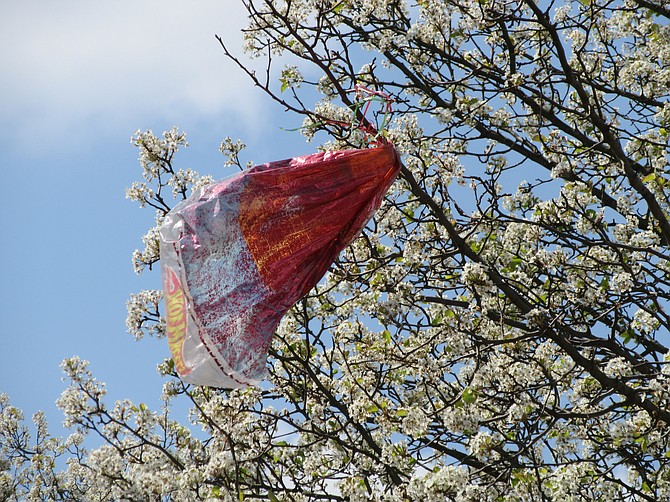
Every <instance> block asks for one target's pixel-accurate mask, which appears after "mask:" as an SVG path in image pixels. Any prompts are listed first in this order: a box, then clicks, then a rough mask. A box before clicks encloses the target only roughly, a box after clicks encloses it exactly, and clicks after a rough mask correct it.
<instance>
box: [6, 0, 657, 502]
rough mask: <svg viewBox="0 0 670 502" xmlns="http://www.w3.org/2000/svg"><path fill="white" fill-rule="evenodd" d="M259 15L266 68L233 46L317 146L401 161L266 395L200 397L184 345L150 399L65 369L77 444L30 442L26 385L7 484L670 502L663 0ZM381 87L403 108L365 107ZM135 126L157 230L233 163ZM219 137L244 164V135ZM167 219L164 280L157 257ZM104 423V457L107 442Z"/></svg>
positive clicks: (75, 364) (138, 196)
mask: <svg viewBox="0 0 670 502" xmlns="http://www.w3.org/2000/svg"><path fill="white" fill-rule="evenodd" d="M243 3H244V5H245V6H246V8H247V10H248V12H249V25H248V27H247V28H246V30H245V50H246V51H247V53H248V54H249V55H251V56H252V57H254V58H258V59H260V60H262V61H263V62H265V64H266V65H267V71H265V72H261V71H258V70H255V71H254V70H252V69H251V67H250V66H249V64H248V62H247V60H246V59H243V58H242V57H241V56H240V55H239V54H238V51H236V50H235V48H231V47H226V46H225V45H224V44H223V43H222V42H221V40H219V41H220V42H221V45H222V50H223V53H224V54H225V55H226V56H227V57H229V58H232V59H233V60H234V61H235V62H237V63H238V65H239V66H240V68H241V69H242V70H244V71H246V72H247V74H248V76H249V78H250V83H253V84H254V85H256V86H258V87H259V88H260V89H262V90H263V91H264V92H265V93H267V95H268V96H269V98H271V99H274V100H276V101H277V102H279V103H281V104H282V105H283V106H284V107H285V108H286V110H287V112H288V113H290V114H293V115H295V116H296V117H301V119H300V120H302V125H303V127H302V131H303V132H304V134H305V135H306V136H307V139H308V140H310V141H312V142H314V143H315V148H323V149H344V148H360V147H365V146H366V145H367V143H368V142H369V139H370V138H369V134H366V133H365V129H366V128H360V127H356V126H353V127H351V126H349V124H361V123H363V124H369V125H370V126H374V127H375V128H377V129H379V133H380V134H381V135H382V136H383V137H384V138H385V140H387V141H390V142H392V143H393V144H394V145H395V146H396V148H397V149H398V151H399V152H400V154H401V156H402V160H403V163H404V166H403V168H402V172H401V175H400V177H399V179H398V180H397V181H396V183H395V184H394V185H393V187H392V189H391V190H390V192H389V193H388V194H387V197H386V200H385V202H384V204H383V205H382V207H381V208H380V210H379V211H378V212H377V214H376V215H375V217H374V219H373V221H371V222H370V223H369V225H368V226H367V227H366V229H365V230H364V232H363V234H362V235H361V236H360V238H358V239H357V240H356V241H355V242H354V243H353V244H352V245H351V246H350V247H349V248H347V249H346V250H345V251H344V252H343V253H342V255H341V256H340V257H339V259H338V260H337V262H336V263H335V264H334V265H333V267H332V268H331V270H330V271H329V273H328V275H327V276H326V278H325V279H324V280H323V281H322V282H321V283H320V284H319V285H318V286H317V287H316V288H314V289H313V290H312V291H311V292H310V294H309V295H308V296H307V297H305V298H304V299H303V300H301V301H300V302H299V303H298V304H297V305H296V306H295V307H294V308H293V309H292V310H291V311H290V312H289V314H288V315H287V316H286V317H285V318H284V319H283V321H282V323H281V325H280V327H279V329H278V331H277V333H276V335H275V341H274V344H273V347H272V349H271V353H270V357H269V359H268V367H269V372H270V376H269V381H268V383H267V384H265V385H262V386H261V387H258V388H249V389H245V390H222V389H213V388H207V387H192V386H186V385H184V384H183V383H182V382H181V381H180V380H179V379H177V378H176V374H175V373H174V364H173V363H172V362H171V361H166V362H165V363H163V364H162V365H161V367H160V369H161V371H162V373H164V374H165V375H166V383H165V387H164V392H163V399H164V400H165V407H164V409H161V410H150V409H148V408H147V407H146V406H138V405H134V404H133V403H130V402H125V401H123V402H117V403H115V404H113V403H112V404H109V403H106V402H105V400H104V386H103V385H102V384H100V383H99V382H97V381H96V380H95V379H93V377H92V375H91V374H90V372H89V370H88V369H87V366H86V363H85V362H84V361H81V360H79V359H77V358H73V359H70V360H67V361H65V362H64V363H63V369H64V371H65V372H66V373H67V375H68V377H69V378H70V381H71V384H70V386H69V387H68V389H67V390H66V391H65V392H64V394H63V396H62V397H61V399H60V405H61V407H62V409H63V411H64V412H65V415H66V421H67V424H68V425H69V426H71V427H72V428H73V431H74V433H73V435H72V436H70V437H69V438H67V439H63V440H60V439H57V438H53V437H50V436H49V435H48V433H47V431H46V425H45V423H44V420H43V418H42V417H41V416H37V417H36V421H37V424H38V426H37V434H36V437H33V438H31V437H30V436H29V434H28V429H27V428H26V426H25V425H24V424H23V423H22V418H23V417H22V415H21V413H20V411H19V410H17V409H16V408H14V407H12V406H11V405H10V403H9V401H8V399H7V398H6V397H3V398H2V399H0V411H1V413H2V414H1V418H0V467H1V468H2V471H1V472H2V473H1V474H0V498H3V499H9V500H13V499H20V498H22V497H26V496H28V494H29V495H30V497H32V498H35V499H40V498H42V499H68V500H70V499H78V500H97V499H131V500H145V499H148V498H161V497H162V499H173V500H200V499H205V498H208V497H210V498H221V499H224V500H399V501H400V500H458V501H465V500H471V501H485V500H490V501H510V502H511V501H527V500H561V499H562V500H575V501H577V500H584V501H590V500H602V501H609V500H649V501H653V500H664V499H668V498H670V425H669V424H670V407H669V404H670V367H669V366H668V362H669V360H670V359H669V357H670V356H668V355H667V353H668V347H669V345H670V336H669V332H668V329H669V328H670V312H669V311H668V300H669V299H670V287H669V286H670V199H669V195H670V166H669V165H668V141H669V140H670V100H669V97H670V23H669V22H668V21H669V20H670V9H669V8H668V7H667V6H666V4H665V2H664V1H663V0H579V1H577V0H564V1H553V0H552V1H534V0H416V1H409V2H408V1H404V0H361V1H357V0H339V1H337V0H285V1H280V0H244V1H243ZM357 86H364V87H365V88H367V89H370V90H374V91H375V92H379V93H384V95H388V96H389V98H390V99H391V101H392V110H391V111H390V112H387V111H386V110H385V109H383V107H382V108H379V109H375V103H373V106H372V107H371V109H370V110H373V111H372V112H369V113H368V114H367V115H366V116H363V107H362V106H361V96H357V95H356V93H355V92H352V90H354V89H356V88H357ZM367 130H369V128H368V129H367ZM133 141H134V144H135V145H136V146H137V148H138V149H139V152H140V165H141V168H142V174H143V180H142V181H140V182H136V183H135V184H134V185H133V186H132V187H131V188H130V189H129V190H128V193H127V195H128V197H129V198H131V199H133V200H135V201H138V202H139V203H140V205H142V206H146V207H150V208H153V209H155V210H156V219H157V225H159V224H160V222H161V220H162V218H163V216H164V215H165V214H166V212H167V211H168V210H169V209H170V207H172V206H173V205H174V204H175V203H176V202H177V201H179V200H181V199H182V198H183V197H185V196H187V194H188V193H190V191H191V190H192V189H193V187H194V186H199V185H201V184H203V183H207V182H208V181H211V178H209V177H202V176H200V175H199V174H198V173H196V172H194V171H190V170H180V169H178V158H175V154H176V153H177V151H178V150H179V148H181V147H182V146H184V145H185V142H186V139H185V136H184V134H183V133H181V132H180V131H178V130H176V129H174V130H171V131H167V132H166V133H164V134H163V136H156V135H154V134H153V133H152V132H151V131H147V132H138V133H137V134H136V135H135V136H134V140H133ZM221 149H222V152H223V153H224V154H225V155H226V156H227V158H228V162H229V164H230V165H238V166H240V168H242V167H243V166H244V161H243V160H242V158H243V156H244V152H243V144H242V143H241V142H240V141H234V140H231V139H229V138H227V139H226V140H224V141H223V143H222V145H221ZM156 228H157V227H156ZM156 228H154V229H151V230H150V231H149V232H148V233H147V235H146V236H145V237H144V242H145V244H146V247H145V249H144V250H138V251H137V252H136V253H135V255H134V262H135V266H136V270H137V271H138V272H141V271H142V270H143V269H144V268H145V267H147V266H151V265H152V264H154V263H155V262H156V261H157V260H158V248H157V240H156ZM160 301H161V294H160V292H158V291H143V292H141V293H139V294H137V295H132V296H131V299H130V301H129V303H128V305H129V315H128V321H127V323H128V327H129V331H130V332H131V333H133V334H134V335H135V336H137V337H142V336H144V335H146V334H149V335H152V336H162V333H163V331H164V323H163V321H162V319H161V318H160V310H161V303H160ZM174 400H188V401H189V402H190V403H191V406H192V412H191V423H189V424H180V423H178V422H177V421H175V420H174V419H173V418H172V417H171V415H170V413H169V410H170V406H171V403H173V402H174ZM90 433H94V434H97V435H99V436H101V437H102V438H103V439H104V444H103V446H101V447H99V448H97V449H93V450H91V451H87V450H86V449H85V448H84V447H83V438H84V436H85V435H86V434H90ZM61 456H63V457H67V458H69V459H70V460H69V461H68V464H67V467H66V468H65V469H60V470H59V468H58V467H56V465H57V463H54V459H55V458H58V457H61Z"/></svg>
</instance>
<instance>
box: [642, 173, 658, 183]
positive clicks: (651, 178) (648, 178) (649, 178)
mask: <svg viewBox="0 0 670 502" xmlns="http://www.w3.org/2000/svg"><path fill="white" fill-rule="evenodd" d="M655 179H656V173H650V174H647V175H646V176H645V177H644V178H642V181H644V182H645V183H649V182H651V181H654V180H655Z"/></svg>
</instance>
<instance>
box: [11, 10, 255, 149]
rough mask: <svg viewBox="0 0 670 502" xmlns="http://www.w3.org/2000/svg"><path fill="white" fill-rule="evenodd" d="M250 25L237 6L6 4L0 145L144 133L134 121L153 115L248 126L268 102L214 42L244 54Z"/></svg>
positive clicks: (243, 12)
mask: <svg viewBox="0 0 670 502" xmlns="http://www.w3.org/2000/svg"><path fill="white" fill-rule="evenodd" d="M245 25H246V11H245V10H244V8H243V6H242V5H241V2H236V1H231V0H227V1H222V0H197V1H192V2H184V1H177V0H141V1H137V0H116V1H113V2H91V1H90V0H88V1H87V0H63V1H59V2H54V1H52V0H25V1H21V2H18V1H17V2H3V5H2V6H0V68H1V70H0V134H1V135H2V139H3V140H5V141H6V140H8V139H11V140H15V141H18V142H20V143H24V144H27V143H33V142H42V141H44V138H52V140H59V141H61V140H62V139H64V138H66V137H68V136H70V135H73V134H80V133H82V132H87V131H89V132H92V131H91V129H93V130H95V129H96V128H98V129H99V130H105V131H109V130H111V129H114V128H116V127H119V126H123V127H127V125H128V124H129V123H135V126H133V127H145V126H147V124H144V123H137V121H144V118H143V117H148V116H152V117H154V116H159V117H164V118H166V119H172V117H177V118H178V117H180V116H184V115H185V114H190V115H193V114H196V115H202V116H205V117H216V116H217V115H219V114H222V113H226V114H235V116H236V118H237V119H238V120H244V117H245V116H246V117H250V116H252V115H253V112H254V111H255V110H256V109H257V107H258V106H259V103H260V101H261V100H262V96H261V95H260V93H259V92H258V91H257V90H255V89H254V88H253V86H252V85H251V83H250V82H249V80H248V79H247V78H246V77H245V76H244V75H243V74H242V72H241V71H239V70H238V69H237V68H236V67H235V66H234V65H233V64H232V63H231V62H230V61H228V60H227V59H226V57H225V56H224V54H223V51H222V50H221V48H220V46H219V44H218V42H217V41H216V39H215V38H214V35H215V34H219V35H220V36H222V38H223V39H224V40H225V41H226V43H227V44H228V45H229V46H230V47H231V48H232V49H235V50H236V51H237V52H238V53H241V44H242V42H241V40H242V37H241V34H240V29H241V28H243V27H244V26H245ZM238 114H239V115H238ZM247 120H249V119H247ZM131 132H132V131H131V130H130V131H128V135H130V133H131ZM47 142H49V140H47Z"/></svg>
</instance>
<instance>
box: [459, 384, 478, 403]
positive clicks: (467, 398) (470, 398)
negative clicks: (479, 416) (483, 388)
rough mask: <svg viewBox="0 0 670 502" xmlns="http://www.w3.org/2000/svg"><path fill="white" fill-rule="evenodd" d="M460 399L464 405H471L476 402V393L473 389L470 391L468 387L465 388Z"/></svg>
mask: <svg viewBox="0 0 670 502" xmlns="http://www.w3.org/2000/svg"><path fill="white" fill-rule="evenodd" d="M461 399H463V402H464V403H465V404H473V403H474V402H475V401H476V400H477V391H476V390H474V389H471V388H470V387H466V388H465V389H464V390H463V394H462V395H461Z"/></svg>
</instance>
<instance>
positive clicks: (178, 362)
mask: <svg viewBox="0 0 670 502" xmlns="http://www.w3.org/2000/svg"><path fill="white" fill-rule="evenodd" d="M399 170H400V160H399V157H398V154H397V153H396V151H395V149H394V147H393V146H392V145H384V146H380V147H378V148H370V149H363V150H343V151H334V152H325V153H317V154H313V155H308V156H304V157H296V158H292V159H287V160H281V161H277V162H271V163H268V164H263V165H259V166H256V167H253V168H251V169H247V170H245V171H242V172H240V173H238V174H236V175H234V176H232V177H230V178H228V179H225V180H223V181H220V182H217V183H214V184H211V185H208V186H206V187H204V188H201V189H199V190H196V191H195V192H194V193H193V194H192V195H191V196H190V197H189V198H188V199H186V200H184V201H182V202H181V203H179V204H178V205H177V206H175V207H174V208H173V209H172V210H171V211H170V212H169V213H168V214H167V215H166V217H165V220H164V222H163V224H162V226H161V228H160V252H161V274H162V280H163V288H164V293H165V304H166V318H167V338H168V345H169V347H170V351H171V353H172V358H173V361H174V364H175V368H176V370H177V373H178V374H179V376H180V377H181V378H182V380H183V381H185V382H187V383H192V384H196V385H208V386H213V387H222V388H239V387H246V386H250V385H256V384H258V383H259V382H260V381H261V380H262V379H263V378H264V377H265V376H266V374H267V370H266V366H267V356H268V351H269V348H270V343H271V341H272V337H273V335H274V332H275V330H276V328H277V325H278V324H279V322H280V320H281V318H282V317H283V315H284V314H285V313H286V311H287V310H288V309H289V308H291V306H293V305H294V304H295V303H296V302H297V301H298V300H299V299H300V298H301V297H303V296H304V295H305V294H306V293H308V292H309V290H310V289H312V288H313V287H314V286H315V285H316V284H317V283H318V282H319V280H320V279H321V278H322V277H323V275H324V274H325V273H326V272H327V270H328V268H329V267H330V265H331V264H332V263H333V261H334V260H335V259H336V257H337V255H338V254H339V253H340V251H342V250H343V249H344V248H345V247H346V246H347V245H348V244H349V243H351V241H352V240H354V239H355V238H356V237H357V236H358V235H359V234H360V232H361V231H362V229H363V228H364V227H365V225H366V224H367V222H368V221H369V219H370V218H371V216H372V214H373V213H374V211H376V210H377V209H378V208H379V206H380V204H381V201H382V199H383V196H384V194H385V192H386V191H387V190H388V188H389V187H390V185H391V184H392V183H393V181H394V179H395V178H396V176H397V174H398V172H399Z"/></svg>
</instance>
